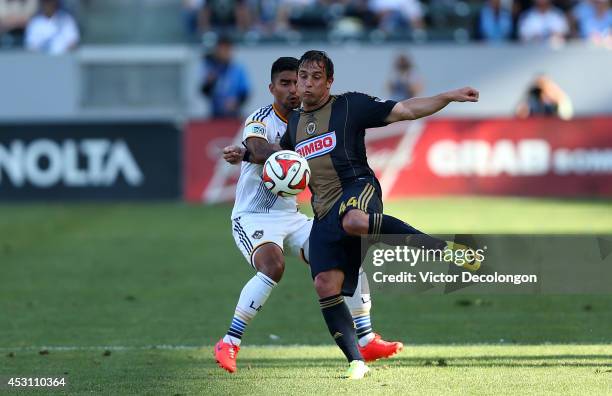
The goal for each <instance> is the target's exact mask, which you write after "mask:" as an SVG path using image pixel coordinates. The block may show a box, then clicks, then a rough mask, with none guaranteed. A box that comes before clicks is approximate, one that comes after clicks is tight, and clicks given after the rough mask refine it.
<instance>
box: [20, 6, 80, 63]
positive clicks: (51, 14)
mask: <svg viewBox="0 0 612 396" xmlns="http://www.w3.org/2000/svg"><path fill="white" fill-rule="evenodd" d="M25 42H26V48H27V49H29V50H33V51H40V52H45V53H48V54H62V53H65V52H67V51H70V50H72V49H74V48H76V46H77V45H78V43H79V29H78V27H77V24H76V21H75V20H74V18H73V17H72V15H70V14H69V13H68V12H67V11H66V10H64V9H63V8H62V7H61V4H60V1H59V0H41V1H40V13H39V14H37V15H36V16H34V18H32V19H31V20H30V22H29V23H28V26H27V28H26V38H25Z"/></svg>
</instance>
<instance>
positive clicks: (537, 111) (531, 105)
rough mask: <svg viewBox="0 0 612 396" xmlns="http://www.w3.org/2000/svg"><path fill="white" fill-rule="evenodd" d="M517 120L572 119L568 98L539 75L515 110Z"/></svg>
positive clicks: (555, 85)
mask: <svg viewBox="0 0 612 396" xmlns="http://www.w3.org/2000/svg"><path fill="white" fill-rule="evenodd" d="M516 115H517V117H519V118H527V117H534V116H546V117H559V118H562V119H564V120H568V119H570V118H572V115H573V108H572V102H571V100H570V98H569V96H568V95H567V94H566V93H565V92H563V90H562V89H561V88H560V87H559V86H558V85H557V84H556V83H555V82H554V81H553V80H552V79H550V77H548V76H546V75H540V76H538V77H536V79H535V80H534V81H533V82H532V83H531V84H530V86H529V88H528V89H527V93H526V95H525V98H524V99H523V100H522V101H521V102H520V103H519V105H518V106H517V108H516Z"/></svg>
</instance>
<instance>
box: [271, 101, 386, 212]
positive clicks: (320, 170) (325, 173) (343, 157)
mask: <svg viewBox="0 0 612 396" xmlns="http://www.w3.org/2000/svg"><path fill="white" fill-rule="evenodd" d="M395 104H396V102H394V101H391V100H387V101H381V100H379V99H378V98H375V97H372V96H369V95H366V94H362V93H358V92H348V93H345V94H342V95H332V96H330V98H329V100H328V101H327V103H325V104H324V105H322V106H321V107H319V108H318V109H315V110H312V111H304V110H299V111H294V112H293V113H292V114H291V116H290V118H289V123H288V124H287V132H286V133H285V134H284V135H283V137H282V139H281V141H280V145H281V147H282V148H283V149H286V150H294V151H297V152H298V153H300V154H301V155H302V156H303V157H304V158H306V159H307V160H308V165H309V166H310V171H311V172H312V174H311V178H310V185H309V187H310V190H311V191H312V195H313V196H312V207H313V210H314V212H315V215H316V216H317V217H318V218H322V217H323V216H325V215H326V214H327V212H328V211H329V210H330V208H331V207H332V206H333V205H334V203H335V202H336V201H337V200H338V199H339V198H340V197H341V196H342V193H343V186H346V185H348V184H350V183H352V182H353V181H355V180H356V179H357V178H359V177H362V176H374V172H373V171H372V169H370V167H369V165H368V159H367V156H366V149H365V130H366V129H367V128H376V127H381V126H384V125H386V122H385V119H386V118H387V116H388V115H389V113H390V112H391V109H393V106H395Z"/></svg>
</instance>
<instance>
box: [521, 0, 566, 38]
mask: <svg viewBox="0 0 612 396" xmlns="http://www.w3.org/2000/svg"><path fill="white" fill-rule="evenodd" d="M518 29H519V37H520V39H521V40H522V41H551V42H563V41H564V40H565V36H566V35H567V34H568V33H569V26H568V24H567V20H566V19H565V15H564V14H563V12H561V10H559V9H558V8H556V7H553V5H552V4H551V2H550V0H535V5H534V6H533V7H531V8H530V9H529V10H527V11H526V12H525V13H523V15H521V18H520V21H519V27H518Z"/></svg>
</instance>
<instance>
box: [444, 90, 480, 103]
mask: <svg viewBox="0 0 612 396" xmlns="http://www.w3.org/2000/svg"><path fill="white" fill-rule="evenodd" d="M478 96H479V92H478V90H476V89H474V88H471V87H465V88H460V89H456V90H454V91H450V92H449V98H450V100H451V101H452V102H478Z"/></svg>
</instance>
